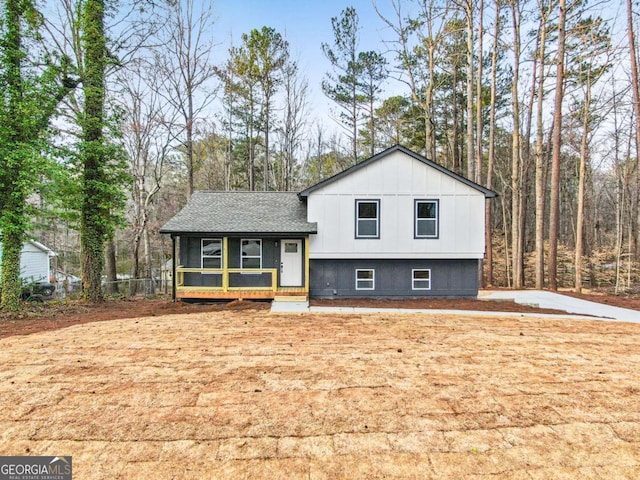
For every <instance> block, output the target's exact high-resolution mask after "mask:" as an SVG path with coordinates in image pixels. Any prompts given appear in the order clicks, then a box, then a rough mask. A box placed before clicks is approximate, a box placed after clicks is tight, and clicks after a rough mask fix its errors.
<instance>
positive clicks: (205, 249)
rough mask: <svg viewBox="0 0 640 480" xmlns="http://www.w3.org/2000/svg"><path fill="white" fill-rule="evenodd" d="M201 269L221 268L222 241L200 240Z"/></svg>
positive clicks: (219, 239) (215, 239)
mask: <svg viewBox="0 0 640 480" xmlns="http://www.w3.org/2000/svg"><path fill="white" fill-rule="evenodd" d="M200 251H201V252H202V260H201V263H202V268H222V239H221V238H203V239H202V248H201V249H200Z"/></svg>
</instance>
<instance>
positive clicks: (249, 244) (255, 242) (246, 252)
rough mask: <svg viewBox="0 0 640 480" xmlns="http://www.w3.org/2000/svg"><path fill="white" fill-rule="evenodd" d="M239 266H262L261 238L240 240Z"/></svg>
mask: <svg viewBox="0 0 640 480" xmlns="http://www.w3.org/2000/svg"><path fill="white" fill-rule="evenodd" d="M240 265H241V268H262V240H259V239H250V240H242V241H241V244H240Z"/></svg>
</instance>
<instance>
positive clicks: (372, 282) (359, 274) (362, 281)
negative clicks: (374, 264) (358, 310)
mask: <svg viewBox="0 0 640 480" xmlns="http://www.w3.org/2000/svg"><path fill="white" fill-rule="evenodd" d="M375 287H376V272H375V270H373V269H367V270H356V290H374V289H375Z"/></svg>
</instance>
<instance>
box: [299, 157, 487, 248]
mask: <svg viewBox="0 0 640 480" xmlns="http://www.w3.org/2000/svg"><path fill="white" fill-rule="evenodd" d="M367 199H371V200H374V199H375V200H380V232H379V233H380V238H378V239H356V238H355V215H356V211H355V202H356V200H367ZM415 200H437V201H438V202H439V212H438V225H439V226H438V230H439V235H438V238H429V239H426V238H419V239H416V238H414V233H415V232H414V221H415V217H414V205H415ZM484 209H485V196H484V194H483V193H482V192H480V191H478V190H476V189H474V188H472V187H470V186H468V185H466V184H464V183H462V182H460V181H458V180H456V179H454V178H452V177H450V176H449V175H447V174H445V173H443V172H440V171H438V170H436V169H434V168H432V167H430V166H429V165H426V164H424V163H422V162H420V161H419V160H416V159H414V158H412V157H410V156H409V155H406V154H405V153H403V152H400V151H397V152H393V153H391V154H389V155H388V156H386V157H384V158H381V159H379V160H378V161H376V162H372V163H371V164H369V165H367V166H364V167H363V168H361V169H360V170H357V171H355V172H353V173H352V174H350V175H347V176H345V177H343V178H340V179H337V180H336V181H334V182H331V183H329V184H327V185H326V186H323V187H322V188H319V189H318V190H316V191H314V192H312V193H311V194H310V195H309V197H308V199H307V212H308V214H307V215H308V221H309V222H317V223H318V233H317V234H315V235H311V236H310V258H312V259H330V258H333V259H340V258H345V259H346V258H350V259H357V258H362V259H365V258H368V259H376V258H378V259H383V258H385V259H393V258H405V259H411V258H422V259H479V258H483V256H484V251H485V245H484Z"/></svg>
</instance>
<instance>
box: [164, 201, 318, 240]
mask: <svg viewBox="0 0 640 480" xmlns="http://www.w3.org/2000/svg"><path fill="white" fill-rule="evenodd" d="M316 232H317V224H316V223H309V222H307V206H306V203H304V202H302V201H300V199H299V198H298V195H297V194H296V193H294V192H194V193H193V195H192V196H191V198H190V199H189V202H188V203H187V204H186V205H185V206H184V208H183V209H182V210H180V211H179V212H178V214H177V215H176V216H175V217H173V218H172V219H171V220H169V221H168V222H167V223H166V224H165V225H164V226H163V227H162V228H161V229H160V233H217V234H223V233H225V234H241V233H255V234H258V233H261V234H308V233H316Z"/></svg>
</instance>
